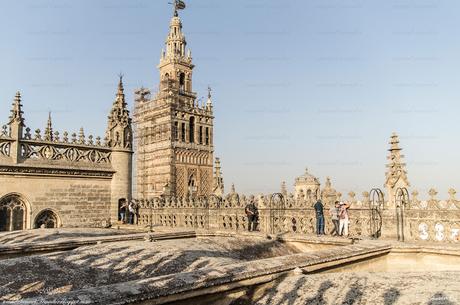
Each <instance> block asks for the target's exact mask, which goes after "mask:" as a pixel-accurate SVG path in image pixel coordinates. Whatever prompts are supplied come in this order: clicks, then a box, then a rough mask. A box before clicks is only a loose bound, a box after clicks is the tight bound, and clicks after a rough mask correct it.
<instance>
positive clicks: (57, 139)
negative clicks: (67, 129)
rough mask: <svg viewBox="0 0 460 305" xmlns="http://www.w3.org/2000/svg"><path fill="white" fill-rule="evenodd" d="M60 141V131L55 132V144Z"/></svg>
mask: <svg viewBox="0 0 460 305" xmlns="http://www.w3.org/2000/svg"><path fill="white" fill-rule="evenodd" d="M59 141H60V138H59V131H55V132H54V142H56V143H58V142H59Z"/></svg>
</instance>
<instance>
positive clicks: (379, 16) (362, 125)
mask: <svg viewBox="0 0 460 305" xmlns="http://www.w3.org/2000/svg"><path fill="white" fill-rule="evenodd" d="M167 2H168V1H167V0H164V1H163V0H162V1H160V0H79V1H75V0H72V1H70V0H17V1H11V0H10V1H7V0H0V41H1V42H2V43H1V45H0V71H1V73H0V106H1V109H2V111H1V112H0V121H1V122H2V124H4V123H6V121H7V117H8V115H9V109H10V104H11V101H12V98H13V96H14V94H15V92H16V90H18V89H20V90H21V91H22V93H23V97H24V100H23V103H24V110H25V117H26V124H27V125H28V126H30V127H31V128H32V129H36V128H41V129H43V128H44V126H45V123H46V118H47V112H48V111H52V112H53V120H54V126H55V129H57V130H61V131H63V130H65V129H68V130H69V131H77V130H78V129H79V128H80V127H81V126H84V127H85V130H86V131H87V134H89V133H92V134H95V135H103V134H104V131H105V126H106V116H107V113H108V110H109V108H110V106H111V104H112V102H113V99H114V94H115V90H116V82H117V75H118V74H119V73H120V72H123V73H124V75H125V81H126V89H127V90H126V91H127V96H128V100H129V103H130V105H132V102H133V100H132V92H133V90H134V89H135V88H138V87H140V86H146V87H149V88H156V86H157V83H158V73H157V70H156V65H157V64H158V61H159V56H160V51H161V49H162V47H163V43H164V40H165V37H166V34H167V31H168V24H169V19H170V17H171V7H170V6H169V5H168V4H167ZM186 2H187V4H188V8H187V10H185V11H183V12H181V16H182V19H183V23H184V31H185V33H186V37H187V40H188V46H189V47H190V48H191V50H192V52H193V56H194V63H195V64H196V68H195V74H194V89H195V91H197V92H198V94H199V96H203V95H205V94H206V93H205V92H206V87H207V85H208V84H210V85H211V86H212V87H213V89H214V102H215V110H216V111H215V115H216V120H215V126H216V127H215V128H216V130H215V146H216V156H220V157H221V158H222V165H223V172H224V178H225V181H226V183H227V190H229V185H230V184H231V183H232V182H235V184H236V187H237V190H239V191H242V192H246V193H258V192H273V191H277V190H278V189H279V185H280V182H281V181H283V180H285V181H287V183H288V185H289V186H292V184H293V182H294V178H295V177H296V176H298V175H300V174H302V173H303V172H304V168H305V167H307V166H308V167H309V168H310V171H311V172H312V173H313V174H315V175H317V176H318V177H320V179H321V181H324V179H325V177H326V176H331V178H332V180H333V184H334V186H335V187H336V188H337V189H339V190H340V191H342V192H344V193H345V192H348V191H349V190H354V191H355V192H357V193H358V192H359V193H361V192H362V191H364V190H369V189H370V188H371V187H375V186H378V187H382V186H383V183H384V172H385V168H384V164H385V163H386V155H387V152H386V149H387V148H388V144H387V142H388V140H389V137H390V135H391V132H393V131H396V132H398V133H399V134H400V136H401V141H402V147H403V148H404V153H405V155H406V160H407V163H408V171H409V180H410V181H411V183H412V186H413V187H415V188H417V189H419V190H420V193H421V194H423V193H424V192H426V190H427V189H429V188H430V187H436V188H438V190H439V191H440V195H441V197H443V198H447V189H448V188H449V187H456V188H458V189H460V166H459V154H458V152H459V150H460V141H459V130H460V121H459V119H458V116H459V113H460V111H459V110H460V86H459V84H460V33H459V32H460V21H459V18H458V14H459V12H460V2H459V1H457V0H443V1H441V0H439V1H435V0H419V1H413V0H405V1H404V0H389V1H364V0H362V1H342V0H340V1H339V0H336V1H330V0H291V1H281V0H278V1H275V0H232V1H216V0H189V1H186Z"/></svg>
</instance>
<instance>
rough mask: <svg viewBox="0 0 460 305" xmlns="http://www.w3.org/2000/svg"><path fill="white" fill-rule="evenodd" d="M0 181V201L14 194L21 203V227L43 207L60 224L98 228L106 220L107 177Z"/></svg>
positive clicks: (31, 225) (32, 221) (1, 178)
mask: <svg viewBox="0 0 460 305" xmlns="http://www.w3.org/2000/svg"><path fill="white" fill-rule="evenodd" d="M0 183H1V184H0V185H1V186H0V201H1V200H2V198H5V197H7V196H9V195H11V194H14V195H17V196H19V197H20V198H21V199H22V201H23V202H24V203H25V205H26V209H25V210H26V214H27V217H26V224H25V229H31V228H34V224H35V220H36V217H37V216H38V215H39V214H40V213H41V212H42V211H45V210H51V211H53V212H54V214H55V215H56V216H57V217H58V226H61V225H62V226H64V227H102V226H104V224H106V223H107V222H108V221H109V220H110V214H109V210H110V180H104V179H91V180H89V179H72V178H63V177H59V178H56V177H54V178H53V177H48V178H43V177H27V176H22V177H21V176H15V177H5V176H0Z"/></svg>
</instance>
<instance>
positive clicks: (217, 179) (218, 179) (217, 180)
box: [214, 158, 224, 197]
mask: <svg viewBox="0 0 460 305" xmlns="http://www.w3.org/2000/svg"><path fill="white" fill-rule="evenodd" d="M221 169H222V167H221V164H220V159H219V158H216V161H215V172H214V195H216V196H219V197H221V196H223V195H224V178H223V177H222V171H221Z"/></svg>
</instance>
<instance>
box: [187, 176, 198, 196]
mask: <svg viewBox="0 0 460 305" xmlns="http://www.w3.org/2000/svg"><path fill="white" fill-rule="evenodd" d="M188 190H189V192H190V194H194V193H196V190H197V187H196V183H195V176H194V175H190V177H189V179H188Z"/></svg>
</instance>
